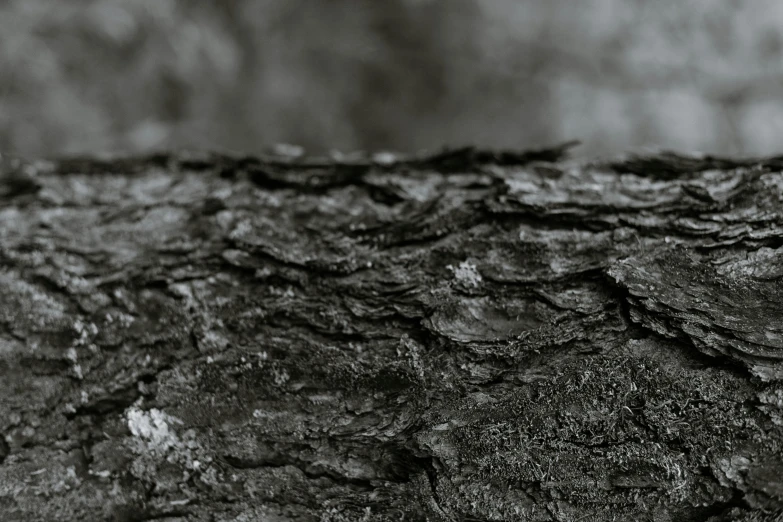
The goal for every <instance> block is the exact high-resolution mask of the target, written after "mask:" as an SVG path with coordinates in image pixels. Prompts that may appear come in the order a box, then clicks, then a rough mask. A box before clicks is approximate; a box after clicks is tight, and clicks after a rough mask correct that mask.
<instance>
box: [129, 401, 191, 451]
mask: <svg viewBox="0 0 783 522" xmlns="http://www.w3.org/2000/svg"><path fill="white" fill-rule="evenodd" d="M125 415H126V418H127V420H128V429H129V430H130V432H131V433H132V434H133V436H134V437H138V438H139V439H141V440H142V441H144V442H145V444H146V445H147V447H148V449H150V450H154V451H157V452H161V453H163V452H166V451H167V450H168V449H170V448H172V447H174V446H177V445H178V444H179V443H180V441H179V438H178V437H177V434H176V433H175V432H174V430H173V429H171V427H170V424H171V423H180V424H181V421H179V420H178V419H176V418H174V417H172V416H170V415H167V414H166V413H164V412H162V411H160V410H158V409H156V408H153V409H151V410H149V411H142V410H140V409H138V408H136V407H135V406H134V407H132V408H130V409H129V410H128V411H127V412H126V414H125Z"/></svg>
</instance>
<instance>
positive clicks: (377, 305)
mask: <svg viewBox="0 0 783 522" xmlns="http://www.w3.org/2000/svg"><path fill="white" fill-rule="evenodd" d="M566 148H567V147H560V148H555V149H551V150H541V151H533V152H528V153H523V154H516V153H508V152H506V153H492V152H485V151H476V150H472V149H461V150H456V151H449V152H445V153H442V154H438V155H435V156H430V157H421V158H407V159H396V158H392V157H386V156H381V157H376V158H374V160H373V159H362V158H357V159H350V160H349V159H346V160H345V161H342V162H338V161H326V160H324V161H317V160H301V161H300V160H288V159H285V158H282V157H281V158H273V157H270V158H241V157H228V156H222V155H192V154H191V155H188V154H179V155H159V156H153V157H144V158H137V159H106V160H97V159H69V160H62V161H54V162H39V163H33V164H27V165H18V164H15V163H13V162H6V164H5V165H4V166H3V167H2V168H3V170H4V173H3V175H2V180H1V181H0V260H1V262H2V269H1V270H0V382H2V385H3V387H2V392H1V393H0V513H2V516H0V519H2V520H3V521H12V520H25V521H27V520H117V521H141V520H150V519H158V520H170V521H174V520H189V521H191V520H192V521H212V520H214V521H228V520H237V521H251V520H271V521H288V520H305V521H342V520H365V521H370V520H387V521H399V520H431V521H452V520H483V521H489V520H492V521H497V520H499V521H504V520H530V521H577V520H584V521H603V520H606V521H609V520H618V521H623V520H654V521H707V520H710V521H724V520H744V521H772V520H780V519H781V508H783V382H781V379H783V361H782V360H781V359H783V322H781V312H783V246H782V245H783V196H782V194H783V174H782V173H781V169H783V160H781V159H776V158H773V159H765V160H743V161H731V160H721V159H715V158H696V157H686V156H677V155H673V154H661V155H656V156H650V157H632V158H625V159H623V160H620V161H615V162H603V163H592V164H585V163H572V162H568V161H566V160H565V159H563V158H562V155H563V154H564V152H565V150H566Z"/></svg>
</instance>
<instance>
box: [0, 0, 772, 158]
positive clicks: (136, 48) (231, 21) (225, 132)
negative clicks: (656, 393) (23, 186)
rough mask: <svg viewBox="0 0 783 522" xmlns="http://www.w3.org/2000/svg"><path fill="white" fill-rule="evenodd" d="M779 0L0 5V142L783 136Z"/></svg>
mask: <svg viewBox="0 0 783 522" xmlns="http://www.w3.org/2000/svg"><path fill="white" fill-rule="evenodd" d="M781 28H783V3H781V2H779V1H777V0H759V1H754V2H736V1H732V2H729V1H727V2H704V1H696V0H685V1H683V0H656V1H655V2H649V1H642V0H580V1H579V2H572V1H570V0H558V1H554V0H550V1H540V0H384V1H378V0H232V1H225V2H223V1H221V2H201V1H184V0H180V1H177V0H74V1H69V2H64V1H58V2H53V1H51V0H5V1H0V150H11V151H14V152H16V153H19V154H23V155H44V156H49V155H53V154H59V153H73V152H83V151H100V150H113V151H141V150H149V149H159V148H169V147H188V148H229V149H234V150H244V151H248V152H258V151H260V150H262V149H263V148H264V147H265V146H267V145H269V144H271V143H275V142H290V143H297V144H301V145H303V146H305V147H306V148H307V149H309V150H311V151H314V152H324V151H326V150H329V149H331V148H336V149H342V150H355V149H393V150H402V151H411V150H415V149H420V148H437V147H439V146H441V145H444V144H454V145H457V144H467V143H473V144H478V145H486V146H494V147H525V146H536V145H542V144H545V143H551V142H553V141H558V140H563V139H571V138H579V139H582V140H583V142H584V144H585V145H584V147H582V152H583V153H588V154H605V153H611V152H617V151H619V150H625V149H628V148H632V147H637V146H658V147H671V148H677V149H694V150H702V151H705V152H716V153H723V154H751V153H771V152H774V151H778V152H779V151H780V150H781V149H783V146H781V143H780V139H779V138H780V136H781V135H782V134H783V133H782V132H781V131H783V103H781V102H780V100H781V99H783V62H782V60H783V37H782V35H781Z"/></svg>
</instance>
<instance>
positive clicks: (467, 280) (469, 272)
mask: <svg viewBox="0 0 783 522" xmlns="http://www.w3.org/2000/svg"><path fill="white" fill-rule="evenodd" d="M446 268H448V269H449V270H451V271H452V272H453V273H454V277H455V278H456V279H457V281H459V282H461V283H464V284H465V285H470V286H475V287H477V286H479V283H481V274H479V273H478V270H476V265H474V264H473V263H470V262H468V261H467V260H466V261H463V262H462V263H460V264H459V266H458V267H456V268H455V267H454V266H452V265H448V266H446Z"/></svg>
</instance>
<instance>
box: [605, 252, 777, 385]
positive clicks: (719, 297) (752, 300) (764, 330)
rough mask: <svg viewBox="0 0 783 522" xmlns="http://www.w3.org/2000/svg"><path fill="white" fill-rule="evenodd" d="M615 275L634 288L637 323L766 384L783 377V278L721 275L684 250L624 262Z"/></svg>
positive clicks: (616, 266) (734, 273)
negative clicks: (684, 342) (685, 340)
mask: <svg viewBox="0 0 783 522" xmlns="http://www.w3.org/2000/svg"><path fill="white" fill-rule="evenodd" d="M757 262H758V263H759V264H763V263H774V260H770V259H769V258H758V259H757ZM745 268H746V270H747V267H745ZM753 268H758V269H759V270H762V271H763V270H764V269H763V267H753ZM726 272H728V273H726ZM609 275H610V276H611V277H613V278H614V279H615V280H616V281H617V283H619V284H620V285H621V286H623V287H624V288H626V289H627V290H628V292H629V294H630V297H629V303H630V304H631V306H632V308H633V310H632V314H631V318H632V319H634V320H636V321H638V322H640V323H642V324H644V325H645V326H648V327H650V328H651V329H653V330H655V331H657V332H658V333H661V334H664V335H667V336H669V337H679V336H685V337H688V338H689V339H690V340H691V342H692V343H693V345H694V346H695V347H696V348H698V349H699V350H700V351H701V352H703V353H706V354H708V355H713V356H714V355H719V354H722V355H724V356H726V357H728V358H730V359H733V360H735V361H739V362H741V363H743V364H744V365H746V366H747V367H748V368H750V370H751V372H753V373H754V374H755V375H758V376H759V377H762V378H763V379H765V380H773V379H774V380H780V379H783V324H781V323H780V320H779V319H780V310H781V309H783V284H781V281H780V280H772V281H769V280H759V279H756V278H754V277H752V276H748V275H744V274H743V273H740V272H739V271H730V270H724V273H723V274H721V273H718V272H717V270H716V269H715V268H714V267H713V266H711V265H709V264H707V263H705V262H701V261H699V260H697V259H696V258H695V257H694V256H693V255H691V254H690V253H689V252H688V251H687V250H686V249H683V248H672V249H667V250H664V251H659V252H658V253H656V254H655V255H651V256H644V257H642V256H637V257H630V258H627V259H624V260H622V261H619V262H617V263H616V264H614V265H613V266H612V267H610V269H609Z"/></svg>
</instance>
